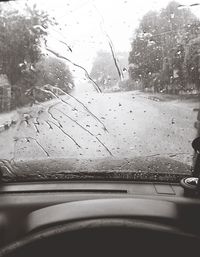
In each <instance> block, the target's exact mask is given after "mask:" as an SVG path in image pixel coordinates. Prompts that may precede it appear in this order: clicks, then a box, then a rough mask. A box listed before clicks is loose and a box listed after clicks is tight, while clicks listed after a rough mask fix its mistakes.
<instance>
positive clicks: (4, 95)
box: [0, 74, 11, 112]
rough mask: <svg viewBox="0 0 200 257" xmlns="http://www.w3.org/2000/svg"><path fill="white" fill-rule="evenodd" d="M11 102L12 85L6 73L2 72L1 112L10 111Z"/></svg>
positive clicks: (0, 78) (0, 82)
mask: <svg viewBox="0 0 200 257" xmlns="http://www.w3.org/2000/svg"><path fill="white" fill-rule="evenodd" d="M10 104H11V85H10V83H9V81H8V77H7V75H6V74H0V112H4V111H9V110H10Z"/></svg>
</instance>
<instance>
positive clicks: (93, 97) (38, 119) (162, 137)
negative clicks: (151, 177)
mask: <svg viewBox="0 0 200 257" xmlns="http://www.w3.org/2000/svg"><path fill="white" fill-rule="evenodd" d="M195 107H198V103H192V102H186V101H185V102H183V101H180V100H179V101H178V100H176V101H159V100H158V99H157V98H152V97H149V95H148V94H144V93H141V92H138V91H133V92H116V93H106V94H104V93H102V94H99V93H96V92H86V93H84V92H82V93H81V94H78V93H74V95H73V96H72V97H70V96H63V97H62V98H60V99H56V100H52V101H50V102H47V103H43V104H38V105H35V106H33V107H31V108H29V109H28V108H22V109H21V110H18V116H19V117H18V118H19V121H18V123H17V124H16V125H15V126H12V127H11V128H9V129H8V130H6V131H4V132H1V133H0V156H1V159H7V160H11V159H12V160H15V161H18V160H31V159H45V158H77V159H80V158H85V159H91V160H92V159H96V158H105V157H108V158H115V157H116V158H132V157H135V156H162V157H169V158H172V159H173V160H177V161H181V162H183V163H187V164H191V162H192V155H193V151H192V148H191V142H192V140H193V139H194V137H195V135H196V130H195V129H194V122H195V120H196V115H197V114H196V113H195V112H194V111H193V108H195Z"/></svg>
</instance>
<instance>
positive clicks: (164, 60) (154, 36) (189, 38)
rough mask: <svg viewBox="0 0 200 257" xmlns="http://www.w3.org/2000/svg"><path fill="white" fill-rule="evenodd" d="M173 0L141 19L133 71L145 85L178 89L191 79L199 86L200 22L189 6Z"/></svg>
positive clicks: (131, 56)
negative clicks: (181, 6)
mask: <svg viewBox="0 0 200 257" xmlns="http://www.w3.org/2000/svg"><path fill="white" fill-rule="evenodd" d="M178 7H179V4H178V3H177V2H174V1H173V2H171V3H169V4H168V6H167V7H166V8H164V9H162V10H161V11H160V12H148V13H147V14H146V15H145V16H144V17H143V19H142V20H141V22H140V25H139V27H138V29H137V30H136V32H135V36H134V38H133V41H132V44H131V46H132V49H131V52H130V54H129V74H130V77H131V78H132V79H133V80H135V81H140V82H142V83H141V84H142V85H143V87H154V88H155V90H157V91H167V92H169V91H170V92H172V93H175V92H176V91H177V90H187V86H188V84H189V83H195V85H196V87H199V86H198V85H199V71H200V70H199V68H200V62H199V61H200V60H199V55H198V54H199V52H198V49H199V42H200V41H199V40H198V37H199V36H200V34H199V33H200V22H199V20H198V19H197V18H196V16H195V15H194V14H192V12H191V11H190V10H189V9H179V8H178Z"/></svg>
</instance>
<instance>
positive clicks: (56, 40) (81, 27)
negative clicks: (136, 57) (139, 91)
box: [19, 0, 200, 70]
mask: <svg viewBox="0 0 200 257" xmlns="http://www.w3.org/2000/svg"><path fill="white" fill-rule="evenodd" d="M19 1H20V0H19ZM28 2H30V3H35V2H36V3H37V6H38V7H39V8H41V9H44V10H46V11H47V12H48V13H49V14H50V15H51V16H54V17H55V19H56V21H57V22H58V23H59V25H58V26H55V27H53V28H52V29H51V30H50V33H49V37H48V46H49V47H50V48H51V49H52V50H53V51H56V52H58V53H59V54H61V55H64V56H66V57H67V58H69V59H70V60H72V61H73V62H75V63H77V64H79V65H82V66H84V67H85V68H86V69H87V70H91V67H92V63H93V61H94V59H95V56H96V54H97V52H98V51H99V50H105V51H110V48H109V43H108V38H107V35H109V38H110V39H111V41H112V43H113V46H114V50H115V52H120V51H122V52H123V51H125V52H129V51H130V43H131V39H132V37H133V35H134V31H135V29H136V28H137V26H138V25H139V22H140V20H141V19H142V17H143V15H144V14H145V13H147V12H148V11H150V10H156V11H159V10H160V9H161V8H164V7H166V6H167V4H168V3H169V2H170V1H169V0H158V1H157V0H137V1H136V0H72V1H69V0H56V1H54V0H51V1H47V0H38V1H37V0H30V1H28ZM178 2H179V3H180V4H184V5H187V6H188V5H190V4H193V3H198V0H197V1H195V0H179V1H178ZM199 3H200V0H199ZM191 10H192V11H193V12H194V13H195V14H196V15H197V16H199V17H200V6H196V7H193V8H191ZM60 41H64V42H65V43H66V44H67V45H69V46H70V48H71V49H72V52H71V51H69V49H68V48H67V47H66V45H64V44H63V43H61V42H60Z"/></svg>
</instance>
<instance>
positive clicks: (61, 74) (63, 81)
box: [36, 57, 74, 92]
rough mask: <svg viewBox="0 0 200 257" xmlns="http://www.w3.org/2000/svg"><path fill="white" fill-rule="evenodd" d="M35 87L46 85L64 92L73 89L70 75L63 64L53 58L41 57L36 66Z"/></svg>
mask: <svg viewBox="0 0 200 257" xmlns="http://www.w3.org/2000/svg"><path fill="white" fill-rule="evenodd" d="M36 75H37V76H36V77H37V81H36V85H37V86H38V87H41V86H43V85H46V84H50V85H52V86H56V87H59V88H60V89H62V90H63V91H65V92H68V91H70V90H71V89H72V88H73V87H74V82H73V78H72V74H71V72H70V70H69V68H68V67H67V65H66V64H65V62H63V61H61V60H59V59H58V58H55V57H43V58H42V59H41V60H40V61H39V62H38V63H37V64H36Z"/></svg>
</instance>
